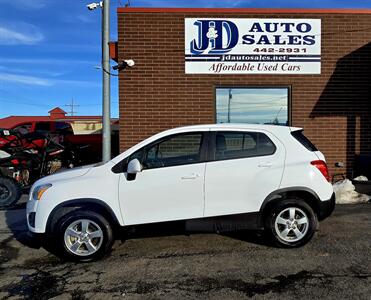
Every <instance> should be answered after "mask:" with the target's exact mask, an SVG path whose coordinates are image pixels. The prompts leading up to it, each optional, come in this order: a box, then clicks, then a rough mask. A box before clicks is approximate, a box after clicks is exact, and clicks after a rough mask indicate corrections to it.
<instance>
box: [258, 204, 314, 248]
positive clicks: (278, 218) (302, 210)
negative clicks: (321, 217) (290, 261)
mask: <svg viewBox="0 0 371 300" xmlns="http://www.w3.org/2000/svg"><path fill="white" fill-rule="evenodd" d="M292 212H294V213H293V214H294V215H295V217H294V219H292V218H291V216H292ZM304 217H305V218H306V220H307V222H306V223H304V221H305V219H304ZM265 221H266V222H265V230H266V232H267V233H268V236H269V237H270V239H271V241H272V243H273V244H274V245H275V246H278V247H285V248H295V247H300V246H303V245H305V244H306V243H308V242H309V241H310V240H311V238H312V237H313V235H314V233H315V231H316V229H317V226H318V220H317V215H316V214H315V213H314V211H313V209H312V208H311V207H310V206H309V205H308V204H307V203H305V201H304V200H302V199H299V198H294V199H287V200H283V201H281V202H279V203H277V204H276V205H275V206H274V207H273V208H272V209H271V210H270V212H269V214H268V215H267V217H266V220H265ZM284 221H286V222H285V224H283V223H284ZM285 236H286V237H285Z"/></svg>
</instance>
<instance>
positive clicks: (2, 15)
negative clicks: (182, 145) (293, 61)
mask: <svg viewBox="0 0 371 300" xmlns="http://www.w3.org/2000/svg"><path fill="white" fill-rule="evenodd" d="M90 2H91V1H85V0H64V1H61V0H0V118H2V117H5V116H8V115H46V114H47V112H48V110H50V109H52V108H53V107H55V106H60V107H61V108H62V109H65V110H67V111H68V110H69V108H68V107H66V106H65V105H66V104H69V103H70V102H71V99H74V101H75V102H76V103H77V104H78V105H80V106H79V107H77V108H76V110H77V112H78V114H79V115H93V114H94V115H95V114H98V115H99V114H101V105H100V102H101V88H102V87H101V71H100V70H99V69H97V66H98V65H99V63H100V57H101V52H100V51H101V50H100V26H101V23H100V22H101V20H100V17H101V16H100V13H99V11H93V12H90V11H88V10H87V9H86V4H88V3H90ZM126 2H127V1H125V0H112V1H111V7H112V14H111V18H112V26H111V38H112V39H113V40H114V39H115V38H116V33H117V29H116V8H117V6H122V5H123V4H125V3H126ZM130 2H131V6H140V7H148V6H158V7H187V6H189V5H190V3H192V5H191V6H192V7H196V6H197V7H265V8H269V7H275V8H277V7H278V8H283V7H290V8H299V7H301V8H371V1H365V0H364V1H360V0H353V1H345V0H343V1H341V0H311V1H302V0H300V1H293V0H286V1H285V0H275V1H273V0H271V1H268V0H245V1H239V0H234V1H229V0H199V1H192V2H190V1H172V0H170V1H156V0H155V1H152V0H151V1H149V0H147V1H146V0H142V1H139V0H138V1H136V0H132V1H130ZM117 94H118V88H117V79H116V78H113V79H112V98H111V99H112V115H113V116H117V115H118V113H117V112H118V97H117Z"/></svg>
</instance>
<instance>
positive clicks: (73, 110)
mask: <svg viewBox="0 0 371 300" xmlns="http://www.w3.org/2000/svg"><path fill="white" fill-rule="evenodd" d="M64 106H70V107H71V110H70V111H69V112H68V113H69V114H70V115H71V116H74V115H75V113H77V111H76V110H75V107H78V106H80V105H77V104H75V103H74V100H73V98H72V99H71V104H65V105H64Z"/></svg>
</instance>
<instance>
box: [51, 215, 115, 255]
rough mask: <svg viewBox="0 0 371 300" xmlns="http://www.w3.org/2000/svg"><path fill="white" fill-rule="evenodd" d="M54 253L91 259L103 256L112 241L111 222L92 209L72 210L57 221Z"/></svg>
mask: <svg viewBox="0 0 371 300" xmlns="http://www.w3.org/2000/svg"><path fill="white" fill-rule="evenodd" d="M59 225H60V226H58V227H59V228H60V231H59V233H58V235H57V237H56V239H57V244H58V249H60V251H58V252H57V253H56V254H57V255H59V256H61V257H62V258H64V259H69V260H75V261H91V260H97V259H99V258H101V257H103V256H104V255H105V254H107V253H108V252H109V250H110V249H111V246H112V243H113V233H112V227H111V224H110V223H109V222H108V221H107V220H106V219H105V218H104V217H103V216H101V215H99V214H97V213H95V212H93V211H82V210H77V211H72V212H71V213H69V214H68V215H66V216H64V217H63V218H62V220H61V221H60V222H59Z"/></svg>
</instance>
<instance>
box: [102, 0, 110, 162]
mask: <svg viewBox="0 0 371 300" xmlns="http://www.w3.org/2000/svg"><path fill="white" fill-rule="evenodd" d="M109 39H110V3H109V0H104V1H103V14H102V71H103V146H102V161H103V162H107V161H109V160H110V159H111V107H110V105H111V99H110V91H111V86H110V75H109V71H110V57H109V45H108V42H109Z"/></svg>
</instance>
